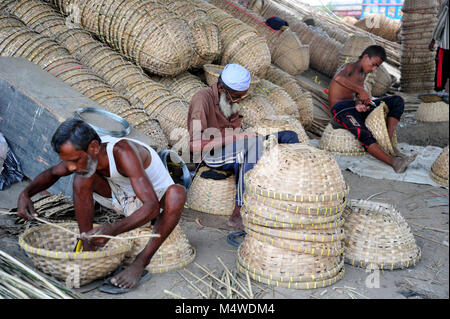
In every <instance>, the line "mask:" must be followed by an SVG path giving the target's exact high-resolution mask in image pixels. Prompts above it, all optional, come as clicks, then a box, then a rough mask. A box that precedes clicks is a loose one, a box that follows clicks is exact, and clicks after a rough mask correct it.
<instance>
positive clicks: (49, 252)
mask: <svg viewBox="0 0 450 319" xmlns="http://www.w3.org/2000/svg"><path fill="white" fill-rule="evenodd" d="M58 226H61V227H64V228H66V229H67V230H70V231H71V232H74V233H79V229H78V225H77V224H76V223H62V224H58ZM121 236H123V235H120V236H118V237H121ZM77 237H78V236H77V235H72V234H70V233H68V232H65V231H63V230H61V229H59V228H56V227H55V226H52V225H42V226H37V227H33V228H30V229H28V230H26V231H25V232H24V233H22V234H21V235H20V236H19V246H20V247H21V248H22V249H24V250H25V251H26V252H27V253H28V255H29V256H30V257H31V260H32V262H33V264H34V265H35V266H36V267H37V268H38V269H40V270H41V271H42V272H44V273H46V274H49V275H51V276H53V277H55V278H57V279H59V280H61V281H63V282H65V281H67V280H71V279H72V280H74V284H77V283H78V280H77V279H78V278H79V284H80V285H81V286H82V285H85V284H88V283H90V282H92V281H94V280H96V279H99V278H103V277H105V276H106V275H108V274H109V273H111V272H112V271H114V270H115V269H116V268H117V267H118V266H119V265H120V264H121V263H122V261H123V259H124V257H125V254H126V253H127V252H128V251H129V250H130V249H131V241H130V240H119V239H111V240H109V241H108V243H107V244H106V246H105V247H102V248H100V249H99V250H97V251H86V252H80V253H76V252H73V250H74V247H75V245H76V244H77V240H78V238H77Z"/></svg>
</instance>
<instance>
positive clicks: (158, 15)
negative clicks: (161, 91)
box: [53, 0, 194, 76]
mask: <svg viewBox="0 0 450 319" xmlns="http://www.w3.org/2000/svg"><path fill="white" fill-rule="evenodd" d="M53 3H54V4H55V5H57V6H58V7H59V8H60V9H61V10H62V11H63V12H66V13H67V12H68V11H69V9H70V5H71V4H72V2H71V1H69V2H65V1H63V2H60V1H57V0H53ZM77 4H78V6H79V9H80V15H81V24H82V25H83V27H84V28H86V29H87V30H88V31H90V32H93V33H95V34H96V35H97V36H98V37H99V38H100V39H101V40H102V41H104V42H106V43H108V44H109V45H110V46H111V47H113V48H114V49H116V50H118V51H120V52H121V53H122V54H124V55H125V56H127V57H129V58H131V59H133V60H134V61H135V62H136V63H137V64H139V65H140V66H141V67H143V68H144V69H147V70H148V71H150V72H152V73H155V74H160V75H165V76H171V75H176V74H178V73H181V72H183V71H185V70H187V69H188V68H189V67H190V66H191V61H192V57H193V53H194V49H193V38H192V34H191V32H190V29H189V25H188V23H187V22H186V21H185V20H183V19H180V18H178V17H177V16H176V15H174V14H173V13H171V12H169V11H168V10H166V9H165V8H164V7H163V6H161V5H160V4H158V3H156V2H151V1H145V2H138V1H135V0H126V1H121V0H113V1H109V2H108V3H104V1H102V0H94V1H87V2H83V3H77Z"/></svg>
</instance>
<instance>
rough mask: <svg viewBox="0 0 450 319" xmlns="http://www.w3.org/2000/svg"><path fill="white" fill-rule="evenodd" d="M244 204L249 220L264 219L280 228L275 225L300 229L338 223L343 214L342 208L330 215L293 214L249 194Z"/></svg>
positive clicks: (245, 195) (245, 197)
mask: <svg viewBox="0 0 450 319" xmlns="http://www.w3.org/2000/svg"><path fill="white" fill-rule="evenodd" d="M243 206H244V207H245V211H246V212H247V213H248V214H249V215H250V216H249V220H250V219H251V220H264V221H265V222H267V223H272V224H273V227H274V228H278V227H277V226H275V225H280V226H279V228H292V229H299V228H302V227H303V226H310V228H314V226H315V225H320V226H322V225H327V224H338V221H339V219H340V217H341V215H342V210H341V211H337V213H336V214H334V215H328V216H314V215H305V214H293V213H292V212H290V211H286V210H284V209H281V208H277V207H271V206H268V205H266V204H265V203H262V201H258V200H255V199H253V198H252V197H251V196H249V195H248V194H244V205H243Z"/></svg>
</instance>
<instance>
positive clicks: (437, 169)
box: [430, 145, 449, 187]
mask: <svg viewBox="0 0 450 319" xmlns="http://www.w3.org/2000/svg"><path fill="white" fill-rule="evenodd" d="M448 166H449V164H448V145H447V146H446V147H444V149H443V150H442V152H441V154H439V156H438V157H437V158H436V160H435V161H434V163H433V165H431V169H430V176H431V178H432V179H433V180H434V181H435V182H436V183H438V184H440V185H442V186H447V187H448Z"/></svg>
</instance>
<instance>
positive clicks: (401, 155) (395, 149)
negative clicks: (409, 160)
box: [392, 146, 408, 158]
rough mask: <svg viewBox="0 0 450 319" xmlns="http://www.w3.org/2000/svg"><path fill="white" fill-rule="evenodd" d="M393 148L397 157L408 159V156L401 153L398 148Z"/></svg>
mask: <svg viewBox="0 0 450 319" xmlns="http://www.w3.org/2000/svg"><path fill="white" fill-rule="evenodd" d="M392 148H393V149H394V153H395V156H399V157H402V158H406V157H408V155H406V154H403V153H402V152H400V150H399V149H398V148H397V147H395V146H392Z"/></svg>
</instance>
